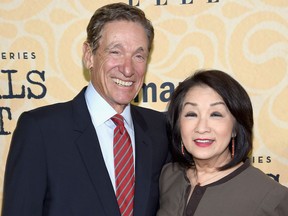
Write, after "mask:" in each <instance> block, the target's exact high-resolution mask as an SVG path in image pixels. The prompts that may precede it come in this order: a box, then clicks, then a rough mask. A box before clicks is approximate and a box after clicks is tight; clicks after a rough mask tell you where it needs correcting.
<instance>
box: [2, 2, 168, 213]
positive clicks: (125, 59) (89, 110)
mask: <svg viewBox="0 0 288 216" xmlns="http://www.w3.org/2000/svg"><path fill="white" fill-rule="evenodd" d="M153 37H154V30H153V27H152V25H151V23H150V22H149V20H147V19H146V17H145V14H144V13H143V12H142V11H141V10H140V9H138V8H136V7H133V6H129V5H126V4H123V3H116V4H110V5H106V6H104V7H102V8H100V9H98V10H97V11H96V12H95V13H94V15H93V16H92V18H91V20H90V23H89V24H88V27H87V40H86V42H85V43H84V45H83V62H84V65H85V66H86V67H87V68H88V69H89V70H90V72H91V82H90V83H89V85H88V87H87V88H84V89H83V90H82V91H81V92H80V93H79V94H78V95H77V96H76V97H75V98H74V99H73V100H72V101H69V102H67V103H60V104H55V105H50V106H46V107H42V108H38V109H35V110H32V111H29V112H25V113H23V114H22V115H21V116H20V118H19V120H18V124H17V127H16V129H15V132H14V135H13V138H12V142H11V148H10V152H9V155H8V159H7V166H6V173H5V182H4V201H3V211H2V216H66V215H67V216H96V215H97V216H102V215H103V216H104V215H106V216H120V215H125V216H126V215H135V216H141V215H143V216H144V215H145V216H153V215H155V214H156V211H157V208H158V196H159V192H158V179H159V174H160V172H161V168H162V166H163V165H164V163H165V162H166V159H167V155H168V146H167V142H168V141H167V137H166V129H165V120H164V115H163V114H162V113H160V112H156V111H153V110H149V109H145V108H140V107H136V106H133V105H130V104H129V103H130V102H131V101H132V100H133V98H134V97H135V96H136V95H137V94H138V92H139V90H140V88H141V87H142V84H143V80H144V76H145V73H146V69H147V62H148V57H149V53H150V50H151V46H152V41H153ZM115 114H120V115H121V116H120V117H119V115H117V118H122V117H124V125H125V128H126V130H125V128H124V129H123V127H122V126H119V128H118V129H119V130H118V129H117V127H118V123H116V122H115V121H114V120H112V119H111V118H112V117H113V116H114V115H115ZM116 125H117V127H116ZM115 127H116V129H115ZM114 129H115V133H118V134H119V133H121V134H122V135H123V134H127V133H126V131H128V133H129V136H126V138H125V140H126V141H127V140H129V141H127V142H125V143H128V146H130V150H131V149H132V150H131V152H132V154H131V157H130V156H129V158H130V159H129V164H131V165H130V169H129V172H128V170H125V171H124V172H122V174H123V173H124V174H128V173H129V175H130V171H131V178H129V179H130V180H129V188H131V189H129V193H130V194H129V195H127V196H126V195H125V196H124V197H123V203H124V204H123V205H122V204H120V201H119V200H121V199H122V198H118V195H119V193H122V192H118V190H119V188H120V186H118V184H119V183H118V182H117V179H118V174H117V173H116V171H115V164H116V162H115V161H114V156H115V155H116V153H115V152H114V151H115V150H113V148H115V147H113V142H118V143H119V142H120V141H117V140H116V141H115V139H116V138H113V137H114ZM119 131H120V132H119ZM115 137H116V135H115ZM130 141H131V142H130ZM121 145H122V144H121ZM123 145H124V144H123ZM131 145H132V148H131ZM128 148H129V147H128ZM126 152H128V150H127V151H126V150H125V153H126ZM115 157H116V156H115ZM121 160H122V159H121ZM125 163H126V162H125ZM127 163H128V160H127ZM119 166H120V165H119ZM117 167H118V165H117ZM121 169H122V168H121ZM118 180H119V179H118ZM127 185H128V183H127ZM125 187H126V186H125ZM127 187H128V186H127ZM123 193H124V192H123ZM128 196H129V197H130V198H129V199H130V200H128V198H127V197H128ZM127 200H128V201H127ZM126 201H127V202H126ZM118 202H119V204H118ZM126 204H127V205H130V206H129V207H126ZM123 206H124V207H123ZM123 209H124V210H123ZM120 210H121V212H120Z"/></svg>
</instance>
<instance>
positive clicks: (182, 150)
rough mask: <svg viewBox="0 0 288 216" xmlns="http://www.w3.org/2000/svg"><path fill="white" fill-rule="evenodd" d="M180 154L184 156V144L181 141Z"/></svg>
mask: <svg viewBox="0 0 288 216" xmlns="http://www.w3.org/2000/svg"><path fill="white" fill-rule="evenodd" d="M181 153H182V155H184V144H183V142H182V141H181Z"/></svg>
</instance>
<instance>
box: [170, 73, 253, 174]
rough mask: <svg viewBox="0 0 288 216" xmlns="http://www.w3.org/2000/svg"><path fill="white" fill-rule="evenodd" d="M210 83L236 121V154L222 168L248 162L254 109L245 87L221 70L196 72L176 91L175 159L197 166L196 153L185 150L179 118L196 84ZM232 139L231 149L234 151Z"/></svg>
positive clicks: (172, 107) (173, 122)
mask: <svg viewBox="0 0 288 216" xmlns="http://www.w3.org/2000/svg"><path fill="white" fill-rule="evenodd" d="M201 85H206V86H209V87H210V88H212V89H214V91H216V92H217V93H218V94H219V95H220V96H221V97H222V98H223V100H224V102H225V104H226V106H227V107H228V109H229V111H230V113H231V114H232V115H233V116H234V118H235V120H236V123H235V125H234V130H235V132H236V137H235V153H234V157H233V159H232V160H231V161H230V162H229V163H228V164H226V165H224V166H222V167H218V169H219V170H225V169H228V168H230V167H233V166H235V165H237V164H239V163H240V162H241V161H245V160H246V159H247V157H248V155H249V153H250V151H251V150H252V136H253V108H252V104H251V101H250V98H249V96H248V94H247V92H246V91H245V89H244V88H243V87H242V86H241V85H240V84H239V83H238V82H237V81H236V80H235V79H234V78H232V77H231V76H230V75H228V74H227V73H224V72H222V71H219V70H201V71H196V72H195V73H194V74H193V75H192V76H190V77H188V78H187V79H185V80H184V81H183V82H181V83H180V84H179V86H178V87H177V88H176V89H175V91H174V93H173V94H172V97H171V101H170V103H169V107H168V111H167V126H168V134H169V135H170V136H171V137H170V140H171V153H172V157H173V161H174V162H178V163H179V164H180V165H181V166H183V167H185V168H190V167H193V166H194V161H193V156H192V155H191V154H190V153H189V152H187V151H186V150H185V153H184V154H182V151H181V142H182V139H181V133H180V124H179V117H180V115H181V112H182V109H183V101H184V99H185V96H186V94H187V93H188V91H189V90H190V89H191V88H192V87H195V86H201ZM231 145H232V144H231V141H230V143H229V148H230V150H231Z"/></svg>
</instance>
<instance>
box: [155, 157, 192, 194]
mask: <svg viewBox="0 0 288 216" xmlns="http://www.w3.org/2000/svg"><path fill="white" fill-rule="evenodd" d="M171 185H174V186H175V185H184V186H187V185H188V182H187V180H186V175H185V169H184V168H183V167H181V166H180V165H179V164H178V163H172V162H171V163H167V164H166V165H164V167H163V168H162V172H161V175H160V187H162V189H163V190H165V188H170V187H171Z"/></svg>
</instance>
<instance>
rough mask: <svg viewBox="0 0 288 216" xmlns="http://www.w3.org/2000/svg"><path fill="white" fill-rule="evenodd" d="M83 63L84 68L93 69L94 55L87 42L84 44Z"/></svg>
mask: <svg viewBox="0 0 288 216" xmlns="http://www.w3.org/2000/svg"><path fill="white" fill-rule="evenodd" d="M82 55H83V56H82V58H83V59H82V61H83V63H84V66H85V67H86V68H87V69H88V70H90V69H91V68H92V67H93V53H92V50H91V47H90V45H89V43H88V42H87V41H85V42H84V43H83V46H82Z"/></svg>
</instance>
